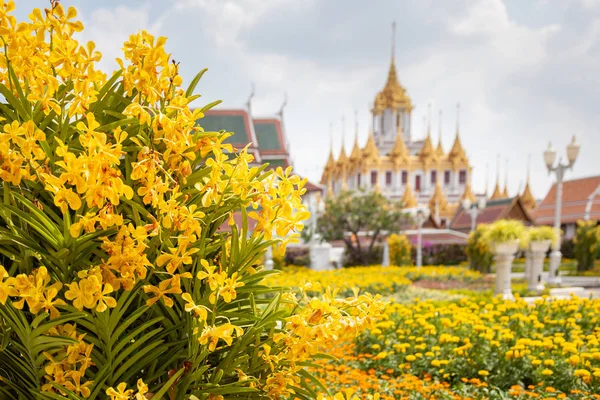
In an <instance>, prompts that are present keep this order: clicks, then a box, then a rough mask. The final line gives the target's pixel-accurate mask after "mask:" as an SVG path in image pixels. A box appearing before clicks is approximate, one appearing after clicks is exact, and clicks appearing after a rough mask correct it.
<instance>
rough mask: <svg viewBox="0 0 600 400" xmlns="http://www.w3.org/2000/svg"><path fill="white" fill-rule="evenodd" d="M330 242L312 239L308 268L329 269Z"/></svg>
mask: <svg viewBox="0 0 600 400" xmlns="http://www.w3.org/2000/svg"><path fill="white" fill-rule="evenodd" d="M330 257H331V244H329V243H327V242H323V243H320V242H318V241H313V242H312V243H311V244H310V268H311V269H314V270H315V271H326V270H328V269H331V262H330Z"/></svg>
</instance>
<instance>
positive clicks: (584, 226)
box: [573, 221, 600, 272]
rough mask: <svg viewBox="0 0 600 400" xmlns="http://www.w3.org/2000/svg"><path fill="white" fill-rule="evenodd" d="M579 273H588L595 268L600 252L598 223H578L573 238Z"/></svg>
mask: <svg viewBox="0 0 600 400" xmlns="http://www.w3.org/2000/svg"><path fill="white" fill-rule="evenodd" d="M573 242H574V243H575V248H574V254H575V259H576V260H577V271H579V272H582V271H587V270H589V269H590V268H592V267H593V266H594V261H595V260H596V258H598V254H599V250H600V228H599V227H598V226H597V224H596V221H578V222H577V231H576V233H575V237H574V238H573Z"/></svg>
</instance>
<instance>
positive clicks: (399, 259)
mask: <svg viewBox="0 0 600 400" xmlns="http://www.w3.org/2000/svg"><path fill="white" fill-rule="evenodd" d="M387 243H388V246H389V251H390V264H391V265H410V264H412V259H411V253H410V248H411V246H410V241H409V240H408V238H407V237H406V236H405V235H397V234H395V233H394V234H391V235H390V236H388V238H387Z"/></svg>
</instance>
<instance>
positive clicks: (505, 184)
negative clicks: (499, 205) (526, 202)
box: [502, 158, 508, 199]
mask: <svg viewBox="0 0 600 400" xmlns="http://www.w3.org/2000/svg"><path fill="white" fill-rule="evenodd" d="M505 165H506V166H505V168H504V190H503V191H502V198H503V199H508V158H507V159H506V161H505Z"/></svg>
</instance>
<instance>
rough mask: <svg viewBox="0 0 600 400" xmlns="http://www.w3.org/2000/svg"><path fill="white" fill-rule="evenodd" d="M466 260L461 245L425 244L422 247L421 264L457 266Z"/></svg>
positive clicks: (463, 247) (463, 248)
mask: <svg viewBox="0 0 600 400" xmlns="http://www.w3.org/2000/svg"><path fill="white" fill-rule="evenodd" d="M466 260H467V256H466V253H465V246H464V245H461V244H443V243H440V244H427V245H425V246H423V264H425V265H458V264H460V263H462V262H465V261H466Z"/></svg>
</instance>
